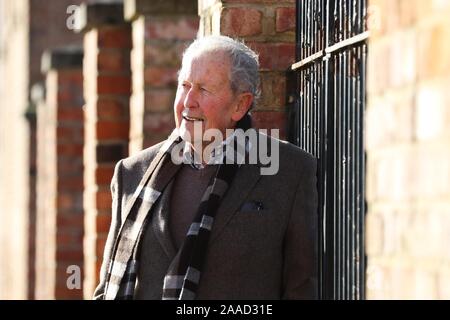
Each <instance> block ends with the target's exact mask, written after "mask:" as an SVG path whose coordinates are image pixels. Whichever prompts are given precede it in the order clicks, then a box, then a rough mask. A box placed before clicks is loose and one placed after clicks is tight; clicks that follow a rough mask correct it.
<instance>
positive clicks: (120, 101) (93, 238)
mask: <svg viewBox="0 0 450 320" xmlns="http://www.w3.org/2000/svg"><path fill="white" fill-rule="evenodd" d="M108 6H109V5H108V4H105V5H104V9H105V10H106V9H107V8H108ZM91 9H92V8H91V7H89V6H88V9H87V10H88V11H89V10H91ZM109 9H110V10H113V11H114V12H116V11H118V12H117V16H120V17H123V8H122V7H121V6H120V7H118V6H116V7H114V8H112V7H109ZM102 11H103V10H99V11H96V13H97V14H98V15H101V12H102ZM88 16H89V19H92V20H93V21H88V25H87V27H86V28H85V29H84V32H85V33H84V50H85V60H84V66H83V68H84V71H83V73H84V85H85V87H84V97H85V100H86V105H85V126H86V127H85V139H86V144H85V149H84V154H85V160H84V161H85V172H84V185H85V192H84V195H85V204H84V210H85V215H86V218H85V228H86V235H85V239H84V241H85V247H84V250H85V251H84V254H85V270H86V272H85V278H84V290H85V294H84V297H85V298H86V299H90V298H91V297H92V293H93V290H94V289H95V286H96V285H97V284H98V281H99V274H100V267H101V263H102V257H103V250H104V246H105V242H106V237H107V234H108V230H109V225H110V221H111V194H110V182H111V178H112V175H113V170H114V166H115V164H116V163H117V161H119V160H120V159H122V158H125V157H127V156H128V141H129V126H130V125H129V99H130V91H131V74H130V50H131V27H130V25H129V24H126V23H124V22H123V20H122V21H120V19H119V21H116V22H107V21H105V20H102V19H100V18H101V17H100V16H97V17H96V15H95V14H89V15H88ZM97 18H98V19H99V20H101V21H96V19H97ZM90 23H91V24H90Z"/></svg>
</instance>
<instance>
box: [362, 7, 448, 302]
mask: <svg viewBox="0 0 450 320" xmlns="http://www.w3.org/2000/svg"><path fill="white" fill-rule="evenodd" d="M369 4H370V6H369V13H370V16H369V20H368V22H369V29H370V30H371V36H370V40H369V48H370V55H369V61H368V65H369V70H368V107H367V116H366V129H367V130H366V145H367V159H368V163H367V201H368V209H369V211H368V215H367V224H366V227H367V237H366V248H367V255H368V268H367V298H369V299H449V298H450V289H449V288H450V251H449V247H448V243H449V242H450V151H449V150H450V129H449V128H450V111H449V109H448V106H449V104H450V91H449V90H448V88H449V87H450V32H448V30H449V29H450V20H449V19H448V17H449V15H450V2H449V1H427V0H413V1H411V0H408V1H406V0H370V1H369Z"/></svg>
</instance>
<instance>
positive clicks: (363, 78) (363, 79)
mask: <svg viewBox="0 0 450 320" xmlns="http://www.w3.org/2000/svg"><path fill="white" fill-rule="evenodd" d="M363 48H364V49H363V57H362V62H363V68H362V70H363V74H362V76H361V117H360V119H359V120H360V138H361V150H360V154H361V158H362V159H361V161H362V165H361V167H362V168H361V172H360V179H361V181H360V183H361V198H360V203H361V204H360V205H361V219H360V226H359V227H360V233H359V234H360V235H361V239H360V243H361V247H360V251H361V266H360V270H362V271H361V281H360V284H361V285H360V287H361V290H362V294H361V297H362V299H364V298H365V296H366V293H365V270H366V264H365V261H366V260H365V253H364V245H363V241H364V239H365V231H364V218H365V213H366V208H365V207H366V206H365V173H366V165H365V154H364V150H365V148H364V139H363V127H364V112H365V107H366V91H365V88H366V70H367V69H366V67H367V66H366V63H367V60H366V59H367V45H366V44H364V46H363Z"/></svg>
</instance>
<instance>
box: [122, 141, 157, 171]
mask: <svg viewBox="0 0 450 320" xmlns="http://www.w3.org/2000/svg"><path fill="white" fill-rule="evenodd" d="M164 142H165V141H161V142H160V143H158V144H155V145H153V146H151V147H148V148H146V149H144V150H141V151H139V152H137V153H135V154H133V155H131V156H129V157H127V158H125V159H122V160H121V164H122V168H123V169H124V170H125V171H127V172H135V173H142V174H143V173H144V172H145V171H146V170H147V168H148V166H149V165H150V163H151V162H152V160H153V159H154V158H155V156H156V155H157V154H158V151H159V150H160V149H161V147H162V145H163V144H164Z"/></svg>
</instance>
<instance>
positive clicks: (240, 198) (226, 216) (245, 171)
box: [210, 165, 261, 242]
mask: <svg viewBox="0 0 450 320" xmlns="http://www.w3.org/2000/svg"><path fill="white" fill-rule="evenodd" d="M260 177H261V175H260V166H259V165H242V166H241V168H240V169H239V171H238V173H237V174H236V176H235V177H234V180H233V182H232V183H231V186H230V187H229V189H228V190H227V193H226V194H225V197H224V198H223V199H222V201H221V204H220V206H219V208H218V211H217V214H216V218H215V221H214V224H213V228H212V231H211V239H210V242H212V241H214V240H215V239H216V238H217V237H218V236H219V235H220V233H221V232H222V231H223V229H224V228H225V227H226V226H227V224H228V223H229V222H230V220H231V219H232V218H233V216H234V215H235V214H236V212H237V210H238V209H239V207H240V205H241V204H242V203H243V202H244V200H245V199H246V198H247V196H248V194H249V193H250V191H251V190H252V189H253V187H254V186H255V184H256V183H257V182H258V180H259V179H260Z"/></svg>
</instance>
